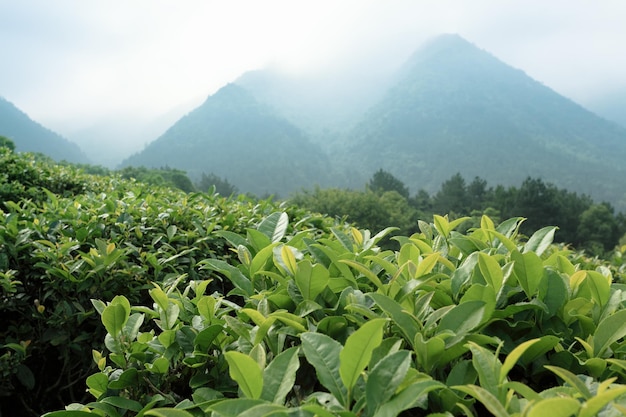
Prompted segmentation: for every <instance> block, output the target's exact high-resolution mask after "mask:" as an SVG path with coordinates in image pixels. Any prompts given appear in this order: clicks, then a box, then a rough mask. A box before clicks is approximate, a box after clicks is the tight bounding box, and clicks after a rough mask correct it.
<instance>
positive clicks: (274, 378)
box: [261, 347, 300, 404]
mask: <svg viewBox="0 0 626 417" xmlns="http://www.w3.org/2000/svg"><path fill="white" fill-rule="evenodd" d="M298 351H299V347H292V348H289V349H287V350H285V351H283V352H281V353H280V354H279V355H278V356H276V357H275V358H274V360H272V361H271V362H270V364H269V365H268V366H267V368H265V370H264V371H263V391H262V393H261V399H263V400H266V401H270V402H272V403H275V404H284V403H285V399H286V398H287V394H289V391H291V389H292V388H293V384H294V383H295V381H296V371H297V370H298V368H299V367H300V361H299V360H298Z"/></svg>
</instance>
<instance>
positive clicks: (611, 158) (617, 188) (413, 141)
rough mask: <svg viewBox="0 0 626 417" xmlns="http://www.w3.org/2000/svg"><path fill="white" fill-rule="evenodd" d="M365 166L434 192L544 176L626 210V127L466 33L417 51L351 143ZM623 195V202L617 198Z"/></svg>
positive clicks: (351, 150) (356, 157) (348, 146)
mask: <svg viewBox="0 0 626 417" xmlns="http://www.w3.org/2000/svg"><path fill="white" fill-rule="evenodd" d="M346 154H349V155H352V157H353V158H352V160H353V161H354V162H356V161H361V162H362V164H361V166H365V167H373V168H374V167H381V168H383V169H386V170H388V171H390V172H392V173H393V174H394V175H396V176H398V177H399V178H400V179H402V180H403V181H406V183H407V185H408V186H410V187H411V189H412V190H414V191H415V190H417V189H420V188H424V189H426V190H428V191H434V190H435V189H436V188H437V187H438V186H439V184H441V182H442V180H443V179H445V178H447V177H449V176H450V175H451V173H453V172H457V171H458V172H460V173H461V174H462V175H463V176H465V177H466V178H473V177H474V176H479V177H481V178H484V179H486V180H488V181H489V183H494V184H504V185H513V184H518V183H520V182H521V181H522V180H523V179H524V178H525V177H527V176H532V177H541V178H544V179H546V180H548V181H551V182H554V183H555V184H556V185H558V186H560V187H564V188H567V189H570V190H573V191H577V192H582V193H586V194H589V195H591V196H592V197H594V198H597V199H602V200H607V201H612V202H613V203H617V201H619V200H620V199H622V200H623V202H626V200H624V197H625V190H626V180H620V179H617V180H616V177H619V178H624V175H623V174H624V172H623V171H624V169H623V167H622V161H623V159H624V157H625V156H626V129H623V128H621V127H619V126H617V125H616V124H613V123H609V122H608V121H606V120H604V119H602V118H600V117H599V116H596V115H595V114H593V113H591V112H590V111H588V110H586V109H584V108H583V107H581V106H580V105H578V104H576V103H574V102H573V101H571V100H569V99H567V98H565V97H563V96H561V95H559V94H557V93H556V92H554V91H553V90H551V89H550V88H548V87H546V86H544V85H543V84H541V83H539V82H537V81H535V80H533V79H532V78H530V77H529V76H527V75H526V74H525V73H524V72H523V71H520V70H518V69H515V68H513V67H510V66H508V65H506V64H505V63H503V62H501V61H499V60H498V59H497V58H495V57H494V56H493V55H491V54H489V53H487V52H485V51H483V50H481V49H479V48H477V47H475V46H474V45H472V44H471V43H469V42H467V41H466V40H464V39H463V38H461V37H460V36H458V35H443V36H440V37H438V38H436V39H434V40H432V41H431V42H429V43H427V44H425V45H424V46H423V47H422V48H420V49H418V50H417V51H416V53H415V54H414V55H413V56H412V57H411V58H410V59H409V61H408V62H407V64H406V65H405V67H404V68H402V69H401V71H400V72H399V77H398V81H397V83H396V84H395V85H394V86H393V87H392V88H391V89H390V90H389V91H388V92H387V94H386V95H385V97H384V98H383V99H382V100H381V101H379V102H378V103H377V104H376V105H374V106H373V107H372V108H371V109H370V110H369V111H368V113H367V114H366V116H365V117H364V119H363V121H362V122H361V123H360V124H359V125H358V126H357V127H356V128H355V129H354V131H353V132H352V133H351V135H350V137H349V138H348V141H347V143H346ZM616 197H617V198H616Z"/></svg>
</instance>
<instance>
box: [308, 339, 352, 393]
mask: <svg viewBox="0 0 626 417" xmlns="http://www.w3.org/2000/svg"><path fill="white" fill-rule="evenodd" d="M300 339H301V340H302V350H303V352H304V355H305V356H306V359H307V361H308V362H309V363H310V364H311V365H313V367H314V368H315V373H316V375H317V379H318V380H319V382H320V383H321V384H322V385H323V386H324V387H326V389H328V391H330V393H331V394H333V395H334V396H335V398H336V399H337V400H338V401H339V402H340V403H341V404H346V401H347V396H348V392H347V390H346V387H345V386H344V384H343V383H342V382H341V377H340V375H339V354H340V352H341V351H342V346H341V344H340V343H339V342H337V341H336V340H333V339H331V338H330V337H328V336H326V335H324V334H320V333H311V332H307V333H303V334H301V335H300Z"/></svg>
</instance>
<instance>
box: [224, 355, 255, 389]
mask: <svg viewBox="0 0 626 417" xmlns="http://www.w3.org/2000/svg"><path fill="white" fill-rule="evenodd" d="M224 357H225V358H226V361H227V362H228V372H229V374H230V377H231V378H232V379H233V380H235V381H236V382H237V384H239V388H240V389H241V391H242V392H243V394H244V395H245V396H246V398H251V399H258V398H259V397H260V396H261V392H262V391H263V373H262V371H261V368H260V367H259V365H258V364H257V363H256V361H255V360H254V359H252V358H251V357H250V356H248V355H245V354H243V353H241V352H235V351H231V352H226V353H225V354H224Z"/></svg>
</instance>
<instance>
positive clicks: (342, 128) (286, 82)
mask: <svg viewBox="0 0 626 417" xmlns="http://www.w3.org/2000/svg"><path fill="white" fill-rule="evenodd" d="M388 78H389V77H388V74H387V73H386V72H384V71H376V72H373V73H370V72H368V71H361V70H358V71H351V72H349V73H346V72H345V71H338V72H337V73H334V74H324V75H322V74H315V75H308V76H295V75H292V74H288V73H285V72H282V71H280V70H277V69H275V68H267V69H263V70H256V71H249V72H246V73H244V74H243V75H242V76H241V77H239V78H238V79H237V80H235V81H234V83H235V84H237V85H239V86H242V87H244V88H245V89H246V90H247V91H249V92H250V93H252V94H253V95H254V97H255V98H256V99H257V100H259V101H260V102H263V103H266V104H267V105H269V106H271V107H272V108H273V109H274V110H275V111H276V112H278V113H279V114H280V115H281V116H283V117H285V118H286V119H287V120H289V122H291V123H293V124H294V125H296V126H297V127H299V128H300V129H302V130H303V131H305V132H306V133H307V135H309V136H310V138H311V140H313V141H314V142H316V143H319V144H320V145H321V146H323V147H325V148H329V147H331V146H332V145H334V144H335V143H336V142H338V141H340V140H341V139H342V137H343V135H344V134H345V133H346V132H348V131H350V130H351V129H352V128H353V127H354V125H355V124H356V123H357V122H358V121H359V120H360V119H361V118H362V117H363V114H364V112H365V111H366V110H367V109H368V108H369V107H370V106H371V104H372V103H374V102H375V101H376V100H378V99H379V98H380V97H381V96H382V95H383V93H384V92H385V91H386V89H387V88H388V87H389V85H388Z"/></svg>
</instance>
